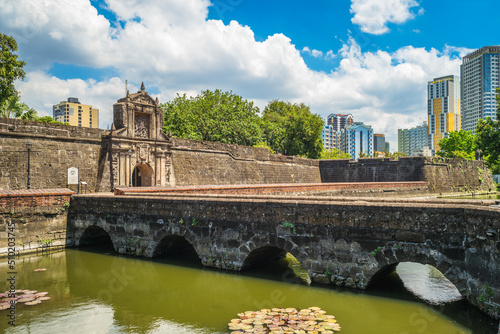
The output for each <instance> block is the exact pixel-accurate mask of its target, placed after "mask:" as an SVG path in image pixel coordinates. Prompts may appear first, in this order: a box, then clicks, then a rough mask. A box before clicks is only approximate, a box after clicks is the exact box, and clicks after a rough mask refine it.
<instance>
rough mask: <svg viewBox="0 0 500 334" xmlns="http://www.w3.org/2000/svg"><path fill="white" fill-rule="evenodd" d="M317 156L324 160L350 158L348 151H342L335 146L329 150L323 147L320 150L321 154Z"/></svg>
mask: <svg viewBox="0 0 500 334" xmlns="http://www.w3.org/2000/svg"><path fill="white" fill-rule="evenodd" d="M319 158H320V159H325V160H333V159H351V155H350V154H349V153H345V152H342V151H341V150H338V149H336V148H333V149H331V150H327V149H325V148H323V150H322V151H321V156H320V157H319Z"/></svg>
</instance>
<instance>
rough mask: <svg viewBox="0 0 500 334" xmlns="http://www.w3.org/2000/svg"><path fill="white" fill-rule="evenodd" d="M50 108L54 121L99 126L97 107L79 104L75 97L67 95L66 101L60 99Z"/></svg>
mask: <svg viewBox="0 0 500 334" xmlns="http://www.w3.org/2000/svg"><path fill="white" fill-rule="evenodd" d="M52 110H53V114H54V116H53V118H54V120H55V121H59V122H63V123H69V124H70V125H74V126H83V127H88V128H98V127H99V109H94V108H92V106H90V105H85V104H81V103H80V101H78V98H76V97H69V98H68V101H61V102H60V103H59V104H57V105H55V106H53V107H52Z"/></svg>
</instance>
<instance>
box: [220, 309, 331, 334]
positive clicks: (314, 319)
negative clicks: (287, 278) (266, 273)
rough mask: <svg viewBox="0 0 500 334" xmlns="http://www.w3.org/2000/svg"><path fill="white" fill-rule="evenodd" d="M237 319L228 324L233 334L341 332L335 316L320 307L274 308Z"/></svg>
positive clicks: (239, 315)
mask: <svg viewBox="0 0 500 334" xmlns="http://www.w3.org/2000/svg"><path fill="white" fill-rule="evenodd" d="M238 317H239V318H237V319H232V320H231V322H230V323H229V324H228V326H229V329H230V330H232V331H233V332H231V334H238V333H261V334H262V333H275V334H278V333H299V334H306V333H322V334H332V333H333V332H339V331H340V325H339V324H338V323H337V320H335V317H334V316H333V315H327V314H326V311H323V310H322V309H320V308H319V307H309V308H306V309H298V308H294V307H289V308H273V309H272V310H270V309H262V310H260V311H255V312H254V311H246V312H244V313H238Z"/></svg>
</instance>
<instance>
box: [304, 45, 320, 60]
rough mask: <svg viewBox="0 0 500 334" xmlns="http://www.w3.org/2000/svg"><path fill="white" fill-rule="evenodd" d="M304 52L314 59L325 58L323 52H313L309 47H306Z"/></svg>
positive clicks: (314, 50)
mask: <svg viewBox="0 0 500 334" xmlns="http://www.w3.org/2000/svg"><path fill="white" fill-rule="evenodd" d="M302 52H304V53H307V54H309V55H311V56H313V57H314V58H321V57H323V52H322V51H319V50H316V49H312V50H311V49H310V48H309V47H307V46H305V47H304V48H302Z"/></svg>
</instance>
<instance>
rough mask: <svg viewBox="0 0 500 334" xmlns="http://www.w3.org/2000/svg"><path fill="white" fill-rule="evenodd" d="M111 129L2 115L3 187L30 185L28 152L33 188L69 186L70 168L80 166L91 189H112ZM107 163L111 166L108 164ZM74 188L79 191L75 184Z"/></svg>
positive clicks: (0, 184) (0, 176) (0, 175)
mask: <svg viewBox="0 0 500 334" xmlns="http://www.w3.org/2000/svg"><path fill="white" fill-rule="evenodd" d="M107 133H108V132H107V131H105V130H100V129H90V128H81V127H76V126H70V125H62V124H48V123H44V122H32V121H24V120H20V119H8V118H0V153H1V154H0V188H3V189H5V190H17V189H26V188H27V175H28V172H27V170H28V153H27V149H26V143H27V142H28V141H29V142H30V143H31V144H32V147H31V154H30V175H31V189H44V188H66V187H67V169H68V168H69V167H77V168H79V174H80V180H81V181H85V182H87V191H89V192H94V191H110V190H111V189H110V188H111V186H110V168H109V162H107V147H106V145H105V143H104V144H103V141H102V137H103V136H104V135H106V134H107ZM106 164H107V166H106ZM71 189H72V190H75V191H76V190H77V187H76V186H72V188H71Z"/></svg>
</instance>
